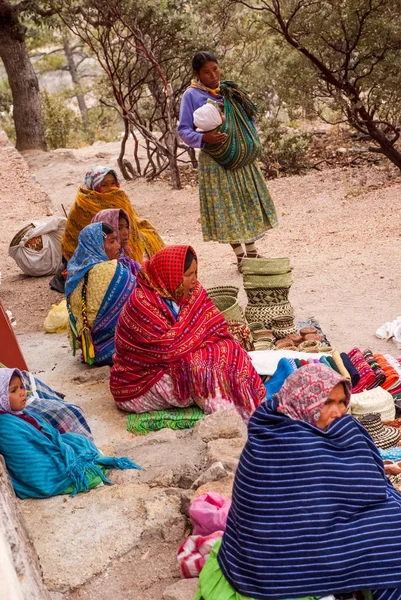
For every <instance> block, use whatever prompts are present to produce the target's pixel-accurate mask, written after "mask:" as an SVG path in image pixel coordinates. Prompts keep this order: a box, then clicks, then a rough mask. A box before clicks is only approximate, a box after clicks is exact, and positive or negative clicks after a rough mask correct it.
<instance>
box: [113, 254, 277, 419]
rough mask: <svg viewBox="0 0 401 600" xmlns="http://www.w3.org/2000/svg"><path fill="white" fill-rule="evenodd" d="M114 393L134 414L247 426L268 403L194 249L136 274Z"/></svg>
mask: <svg viewBox="0 0 401 600" xmlns="http://www.w3.org/2000/svg"><path fill="white" fill-rule="evenodd" d="M110 389H111V392H112V394H113V396H114V399H115V401H116V402H117V404H118V406H119V407H120V408H122V409H123V410H126V411H129V412H135V413H141V412H146V411H149V410H165V409H168V408H171V407H186V406H190V405H192V404H197V405H198V406H200V407H201V408H202V409H203V411H204V412H205V413H207V414H209V413H212V412H215V411H218V410H224V409H229V408H234V407H235V408H236V409H237V411H238V412H239V414H240V415H241V417H242V418H243V419H244V420H245V421H247V420H248V419H249V416H250V415H251V413H252V412H253V411H254V410H255V408H256V407H257V406H259V404H260V403H261V402H262V401H263V400H264V398H265V394H266V391H265V388H264V386H263V384H262V382H261V380H260V378H259V376H258V375H257V373H256V371H255V370H254V368H253V366H252V364H251V361H250V358H249V356H248V355H247V353H246V352H245V351H244V350H243V349H242V348H241V346H240V345H239V343H238V342H237V341H235V340H234V339H233V338H232V337H231V335H230V334H229V333H228V330H227V322H226V320H225V319H224V317H223V315H222V314H221V313H220V312H219V311H218V310H217V309H216V308H215V306H214V304H213V302H212V301H211V300H210V298H209V297H208V295H207V293H206V290H204V289H203V288H202V286H201V285H200V283H199V282H198V281H197V258H196V255H195V252H194V251H193V249H192V248H191V247H190V246H169V247H166V248H164V249H163V250H161V251H160V252H158V253H157V254H155V256H153V257H152V258H151V259H150V261H149V262H146V263H145V264H144V265H143V267H142V269H141V271H140V272H139V274H138V280H137V287H136V289H135V292H134V293H133V294H132V295H131V296H130V298H129V299H128V301H127V303H126V305H125V307H124V309H123V311H122V313H121V315H120V319H119V321H118V325H117V328H116V354H115V356H114V365H113V368H112V370H111V377H110Z"/></svg>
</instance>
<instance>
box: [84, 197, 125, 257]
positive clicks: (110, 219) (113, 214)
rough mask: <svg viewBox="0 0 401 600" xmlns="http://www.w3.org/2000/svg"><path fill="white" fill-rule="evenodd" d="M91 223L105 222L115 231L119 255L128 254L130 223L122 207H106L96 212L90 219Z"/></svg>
mask: <svg viewBox="0 0 401 600" xmlns="http://www.w3.org/2000/svg"><path fill="white" fill-rule="evenodd" d="M91 222H92V223H107V225H110V227H112V228H113V229H114V231H115V232H116V233H117V237H118V241H119V244H120V246H121V250H120V255H121V256H129V255H130V252H131V248H130V247H129V245H128V244H129V239H130V237H131V225H130V222H129V217H128V214H127V213H126V212H125V210H123V209H122V208H106V209H105V210H101V211H100V212H98V213H97V214H96V215H95V216H94V217H93V219H92V221H91Z"/></svg>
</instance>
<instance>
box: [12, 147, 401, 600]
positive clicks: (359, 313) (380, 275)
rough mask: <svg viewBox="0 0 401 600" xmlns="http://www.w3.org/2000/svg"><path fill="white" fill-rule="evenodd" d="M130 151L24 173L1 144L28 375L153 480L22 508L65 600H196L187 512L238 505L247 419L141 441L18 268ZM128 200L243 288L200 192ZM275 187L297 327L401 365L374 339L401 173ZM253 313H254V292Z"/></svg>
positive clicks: (122, 480) (40, 282)
mask: <svg viewBox="0 0 401 600" xmlns="http://www.w3.org/2000/svg"><path fill="white" fill-rule="evenodd" d="M117 150H118V144H117V145H116V144H95V145H94V146H92V147H90V148H85V149H82V150H77V151H71V150H67V151H66V150H59V151H55V152H51V153H47V154H44V153H39V154H32V155H30V156H26V157H25V160H24V159H22V158H21V156H20V155H19V154H18V153H17V152H16V151H15V150H14V149H13V148H12V147H11V146H9V145H7V140H6V139H5V138H4V137H3V138H0V159H1V160H0V175H1V178H2V182H3V184H2V192H1V207H2V213H1V220H0V231H1V235H0V257H1V258H0V270H1V271H2V274H3V280H2V284H1V285H0V297H1V299H2V301H3V303H4V304H5V305H6V308H8V309H11V310H12V312H13V313H14V315H15V317H16V320H17V333H18V336H19V340H20V342H21V345H22V347H23V350H24V353H25V356H26V359H27V363H28V366H29V368H30V370H31V371H32V372H33V373H35V374H36V375H37V376H38V377H39V378H41V379H43V381H45V382H46V383H47V384H49V385H51V386H53V387H54V388H55V389H57V390H60V391H63V392H64V393H65V394H66V396H67V400H68V401H70V402H75V403H77V404H79V405H81V406H82V407H83V408H84V410H85V413H86V415H87V418H88V421H89V423H90V425H91V427H92V430H93V433H94V436H95V440H96V443H97V445H98V446H99V448H100V449H101V450H102V451H103V452H104V453H112V454H116V455H126V456H129V457H131V458H132V459H133V460H134V461H136V462H137V463H139V464H140V465H141V466H142V467H143V469H142V471H124V472H113V473H112V479H113V481H114V482H115V485H114V486H111V487H109V486H106V487H101V488H99V489H97V490H93V491H91V492H90V493H88V494H84V495H79V496H77V497H75V498H65V497H57V498H52V499H49V500H41V501H33V500H29V501H27V500H25V501H22V502H21V508H22V511H23V514H24V515H25V518H26V521H27V524H28V527H29V530H30V532H31V534H32V536H33V539H34V542H35V546H36V549H37V552H38V554H39V557H40V560H41V564H42V567H43V572H44V577H45V581H46V583H47V585H48V586H49V589H51V590H52V591H53V592H54V593H55V598H57V597H58V598H65V599H71V600H81V599H88V600H91V599H94V598H96V599H97V600H102V599H106V598H107V599H109V598H110V597H113V598H114V600H120V599H121V600H122V599H123V598H124V599H126V598H132V599H138V600H156V599H159V598H164V600H174V599H175V600H179V599H181V600H189V599H190V598H192V597H193V586H194V582H181V581H179V570H178V565H177V562H176V553H177V548H178V545H179V543H180V542H181V540H182V538H183V537H184V535H185V532H186V531H187V529H188V521H187V518H186V510H187V507H188V501H189V498H190V497H191V496H192V495H193V494H198V493H201V492H202V491H204V490H207V489H213V490H216V491H221V492H222V493H226V494H230V490H231V486H232V480H233V472H234V471H235V467H236V464H237V460H238V456H239V453H240V451H241V448H242V445H243V443H244V431H243V427H242V425H241V423H240V421H239V419H238V418H237V417H236V415H235V414H234V413H232V414H231V413H224V414H221V415H214V416H210V417H206V418H205V419H204V420H203V421H202V422H201V423H199V424H198V425H197V426H196V427H195V428H194V430H193V431H183V432H172V431H169V430H165V431H162V432H159V433H155V434H151V435H149V436H146V437H139V436H134V435H132V434H130V433H128V432H127V431H126V422H127V415H126V414H124V413H122V412H119V411H118V410H117V409H116V408H115V405H114V402H113V400H112V397H111V395H110V392H109V390H108V370H107V368H104V369H92V370H89V369H87V368H86V367H84V366H83V365H82V364H80V362H79V360H78V358H74V357H72V356H71V354H70V352H69V348H68V342H67V339H66V336H65V335H63V334H61V335H45V334H44V333H43V332H42V326H43V320H44V317H45V316H46V314H47V312H48V311H49V309H50V307H51V304H52V303H55V302H59V301H60V299H61V297H60V296H59V295H58V294H57V293H55V292H51V291H50V289H49V287H48V279H49V278H41V279H33V278H29V277H25V276H23V275H21V273H20V272H19V270H18V268H17V267H16V265H15V264H14V263H13V261H12V260H11V259H10V258H9V257H8V254H7V248H8V245H9V243H10V240H11V239H12V237H13V236H14V235H15V233H16V232H17V231H18V230H19V229H20V228H22V227H23V226H24V225H26V224H27V223H28V222H30V220H32V219H35V218H40V217H42V216H44V215H46V214H50V213H54V214H62V210H63V209H62V205H63V206H64V207H65V209H66V210H67V211H68V209H69V207H70V205H71V204H72V202H73V200H74V196H75V193H76V189H77V187H78V185H79V183H80V182H81V181H82V179H83V176H84V173H85V171H86V170H87V169H89V168H90V167H91V166H93V165H94V164H107V165H111V166H114V165H115V156H116V154H117ZM124 187H125V189H126V190H127V192H128V194H129V195H130V198H131V199H132V202H133V204H134V205H135V208H136V209H137V211H138V213H139V214H140V215H141V216H143V217H148V218H150V220H151V221H152V222H153V223H154V225H155V226H156V227H157V228H158V229H159V231H160V232H161V234H162V235H163V237H164V238H165V240H166V242H168V243H190V244H192V245H193V246H194V247H195V248H196V250H197V252H198V254H199V262H200V280H201V282H202V283H203V284H204V285H205V286H211V285H217V284H224V283H226V284H231V283H234V284H236V285H238V286H241V277H240V276H239V274H238V273H237V271H236V268H235V265H234V264H233V260H232V255H231V250H230V249H229V248H227V247H226V246H224V245H220V244H217V243H208V244H206V243H204V242H203V241H202V237H201V230H200V224H199V207H198V199H197V189H196V188H195V187H192V186H190V185H188V186H187V187H185V188H184V189H183V190H180V191H174V190H171V189H170V188H169V186H168V185H167V184H166V183H165V182H160V181H159V182H155V183H153V184H148V183H146V182H144V181H142V180H136V181H133V182H129V183H127V184H124ZM269 187H270V190H271V193H272V196H273V198H274V201H275V203H276V206H277V210H278V213H279V217H280V227H279V228H277V229H276V230H274V231H272V232H269V233H268V234H267V235H266V236H265V238H264V239H263V240H262V241H261V242H260V244H259V247H260V251H261V252H262V253H263V254H264V255H265V256H290V257H291V262H292V265H293V275H294V285H293V287H292V289H291V294H290V299H291V301H292V303H293V305H294V308H295V314H296V317H297V318H298V319H299V320H301V319H305V318H308V317H310V316H314V317H316V318H317V319H318V320H319V321H320V323H321V325H322V327H323V329H324V331H325V333H326V335H327V336H328V338H329V339H330V341H331V343H332V344H333V345H334V346H336V347H337V348H339V349H340V350H345V351H347V350H350V349H351V347H353V346H354V345H359V346H360V347H363V348H364V347H367V346H370V347H372V348H373V349H375V350H378V351H387V352H391V353H393V354H394V355H397V349H396V347H395V346H394V345H393V344H392V343H390V342H383V341H380V340H377V339H376V338H375V337H374V332H375V330H376V328H377V327H378V326H379V325H380V324H382V323H383V322H385V321H387V320H392V319H394V318H395V317H396V316H398V315H399V314H400V301H399V275H398V263H399V259H398V257H399V245H400V235H401V233H400V232H401V228H400V213H399V209H398V204H399V201H400V197H401V182H400V180H399V177H398V173H395V172H394V171H393V170H392V169H391V168H388V167H386V166H385V165H381V166H380V165H379V166H374V165H373V166H370V167H367V166H365V167H361V168H356V169H349V168H348V169H335V170H332V171H326V172H323V173H309V174H308V175H305V176H302V177H301V176H296V177H291V178H286V179H279V180H275V181H272V182H270V183H269ZM240 300H241V302H242V304H243V305H245V294H244V292H243V290H241V292H240ZM216 463H218V464H217V465H216ZM212 465H213V469H211V470H210V467H211V466H212ZM205 473H206V474H205ZM199 478H200V479H199ZM216 478H217V479H218V481H213V480H214V479H216ZM171 585H173V586H174V587H173V589H172V590H171V587H170V586H171ZM177 586H178V587H177ZM186 586H189V588H188V589H185V588H186ZM168 589H169V590H170V591H166V590H168Z"/></svg>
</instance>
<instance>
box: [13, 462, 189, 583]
mask: <svg viewBox="0 0 401 600" xmlns="http://www.w3.org/2000/svg"><path fill="white" fill-rule="evenodd" d="M124 473H127V471H124ZM114 474H115V471H114V472H112V473H111V477H112V478H113V475H114ZM21 509H22V512H23V514H24V516H25V518H26V521H27V525H28V529H29V532H30V534H31V537H32V539H33V542H34V545H35V548H36V551H37V553H38V556H39V559H40V563H41V565H42V569H43V575H44V581H45V584H46V585H47V586H48V588H49V589H50V590H53V591H59V592H64V591H67V590H68V589H70V588H76V587H78V586H81V585H83V584H84V583H85V582H86V581H88V580H89V579H91V578H92V577H93V576H94V575H96V574H98V573H101V572H102V571H104V570H105V569H106V568H107V566H108V565H109V564H110V562H111V561H113V560H114V559H116V558H118V557H121V556H123V555H125V554H126V553H127V552H129V551H130V550H131V549H133V548H136V547H137V546H138V545H139V544H142V543H143V540H144V536H146V540H147V543H148V544H155V543H158V541H160V540H163V541H165V542H173V544H174V547H175V546H177V547H178V545H179V543H180V542H181V540H182V539H183V537H184V535H185V526H186V519H185V517H184V515H182V514H181V512H180V498H179V497H178V496H168V495H166V494H165V493H164V492H163V491H161V490H158V489H157V490H151V489H149V486H147V485H144V484H139V483H126V484H124V485H114V486H111V487H110V486H104V487H99V488H97V489H95V490H91V491H90V492H88V493H87V494H79V495H78V496H75V497H74V498H70V497H67V496H56V497H54V498H48V499H46V500H24V501H23V502H21Z"/></svg>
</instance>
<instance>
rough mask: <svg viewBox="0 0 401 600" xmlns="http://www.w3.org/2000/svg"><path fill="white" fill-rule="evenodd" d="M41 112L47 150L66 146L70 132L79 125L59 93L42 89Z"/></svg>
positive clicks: (77, 119) (73, 113) (78, 121)
mask: <svg viewBox="0 0 401 600" xmlns="http://www.w3.org/2000/svg"><path fill="white" fill-rule="evenodd" d="M41 95H42V113H43V122H44V126H45V137H46V142H47V144H48V147H49V150H55V149H56V148H68V146H69V143H70V137H71V134H72V133H73V132H74V131H75V130H76V129H77V128H79V127H80V120H79V118H78V117H77V116H76V114H75V112H74V111H73V110H72V109H71V108H69V107H68V106H67V105H66V103H65V101H64V100H63V99H62V98H61V97H60V95H59V94H49V92H48V91H47V90H43V91H42V94H41Z"/></svg>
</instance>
